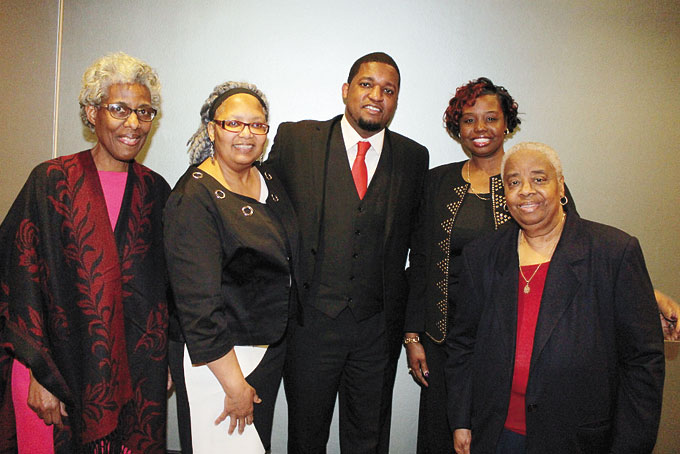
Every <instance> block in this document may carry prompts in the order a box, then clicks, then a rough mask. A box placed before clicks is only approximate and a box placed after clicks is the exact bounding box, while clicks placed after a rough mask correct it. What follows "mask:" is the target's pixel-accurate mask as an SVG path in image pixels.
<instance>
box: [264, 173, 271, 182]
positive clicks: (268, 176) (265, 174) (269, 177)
mask: <svg viewBox="0 0 680 454" xmlns="http://www.w3.org/2000/svg"><path fill="white" fill-rule="evenodd" d="M264 177H265V178H266V179H267V180H271V179H272V175H271V173H269V172H265V173H264Z"/></svg>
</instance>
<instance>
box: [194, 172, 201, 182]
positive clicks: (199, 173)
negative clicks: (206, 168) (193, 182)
mask: <svg viewBox="0 0 680 454" xmlns="http://www.w3.org/2000/svg"><path fill="white" fill-rule="evenodd" d="M191 176H192V177H194V178H196V179H197V180H199V179H201V178H203V174H202V173H201V172H194V173H192V174H191Z"/></svg>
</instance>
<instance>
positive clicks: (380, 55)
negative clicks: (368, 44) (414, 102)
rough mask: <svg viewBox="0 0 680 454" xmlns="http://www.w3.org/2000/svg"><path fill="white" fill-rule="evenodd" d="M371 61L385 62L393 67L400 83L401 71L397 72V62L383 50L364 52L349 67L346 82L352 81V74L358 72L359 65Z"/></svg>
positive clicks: (354, 74)
mask: <svg viewBox="0 0 680 454" xmlns="http://www.w3.org/2000/svg"><path fill="white" fill-rule="evenodd" d="M371 62H377V63H385V64H386V65H390V66H391V67H393V68H394V69H395V70H396V71H397V75H398V76H399V84H400V85H401V73H400V72H399V67H398V66H397V62H395V61H394V59H393V58H392V57H390V56H389V55H387V54H386V53H385V52H371V53H370V54H366V55H364V56H363V57H361V58H359V59H358V60H357V61H355V62H354V64H353V65H352V67H351V68H350V69H349V76H347V83H348V84H351V83H352V79H354V76H356V75H357V73H358V72H359V68H360V67H361V65H362V64H364V63H371Z"/></svg>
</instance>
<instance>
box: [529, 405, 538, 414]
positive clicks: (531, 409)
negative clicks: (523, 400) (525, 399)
mask: <svg viewBox="0 0 680 454" xmlns="http://www.w3.org/2000/svg"><path fill="white" fill-rule="evenodd" d="M537 409H538V405H536V404H529V405H527V412H529V413H533V412H535V411H536V410H537Z"/></svg>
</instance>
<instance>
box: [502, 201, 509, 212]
mask: <svg viewBox="0 0 680 454" xmlns="http://www.w3.org/2000/svg"><path fill="white" fill-rule="evenodd" d="M503 211H505V212H506V213H507V212H509V211H510V210H508V204H507V203H504V204H503Z"/></svg>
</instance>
